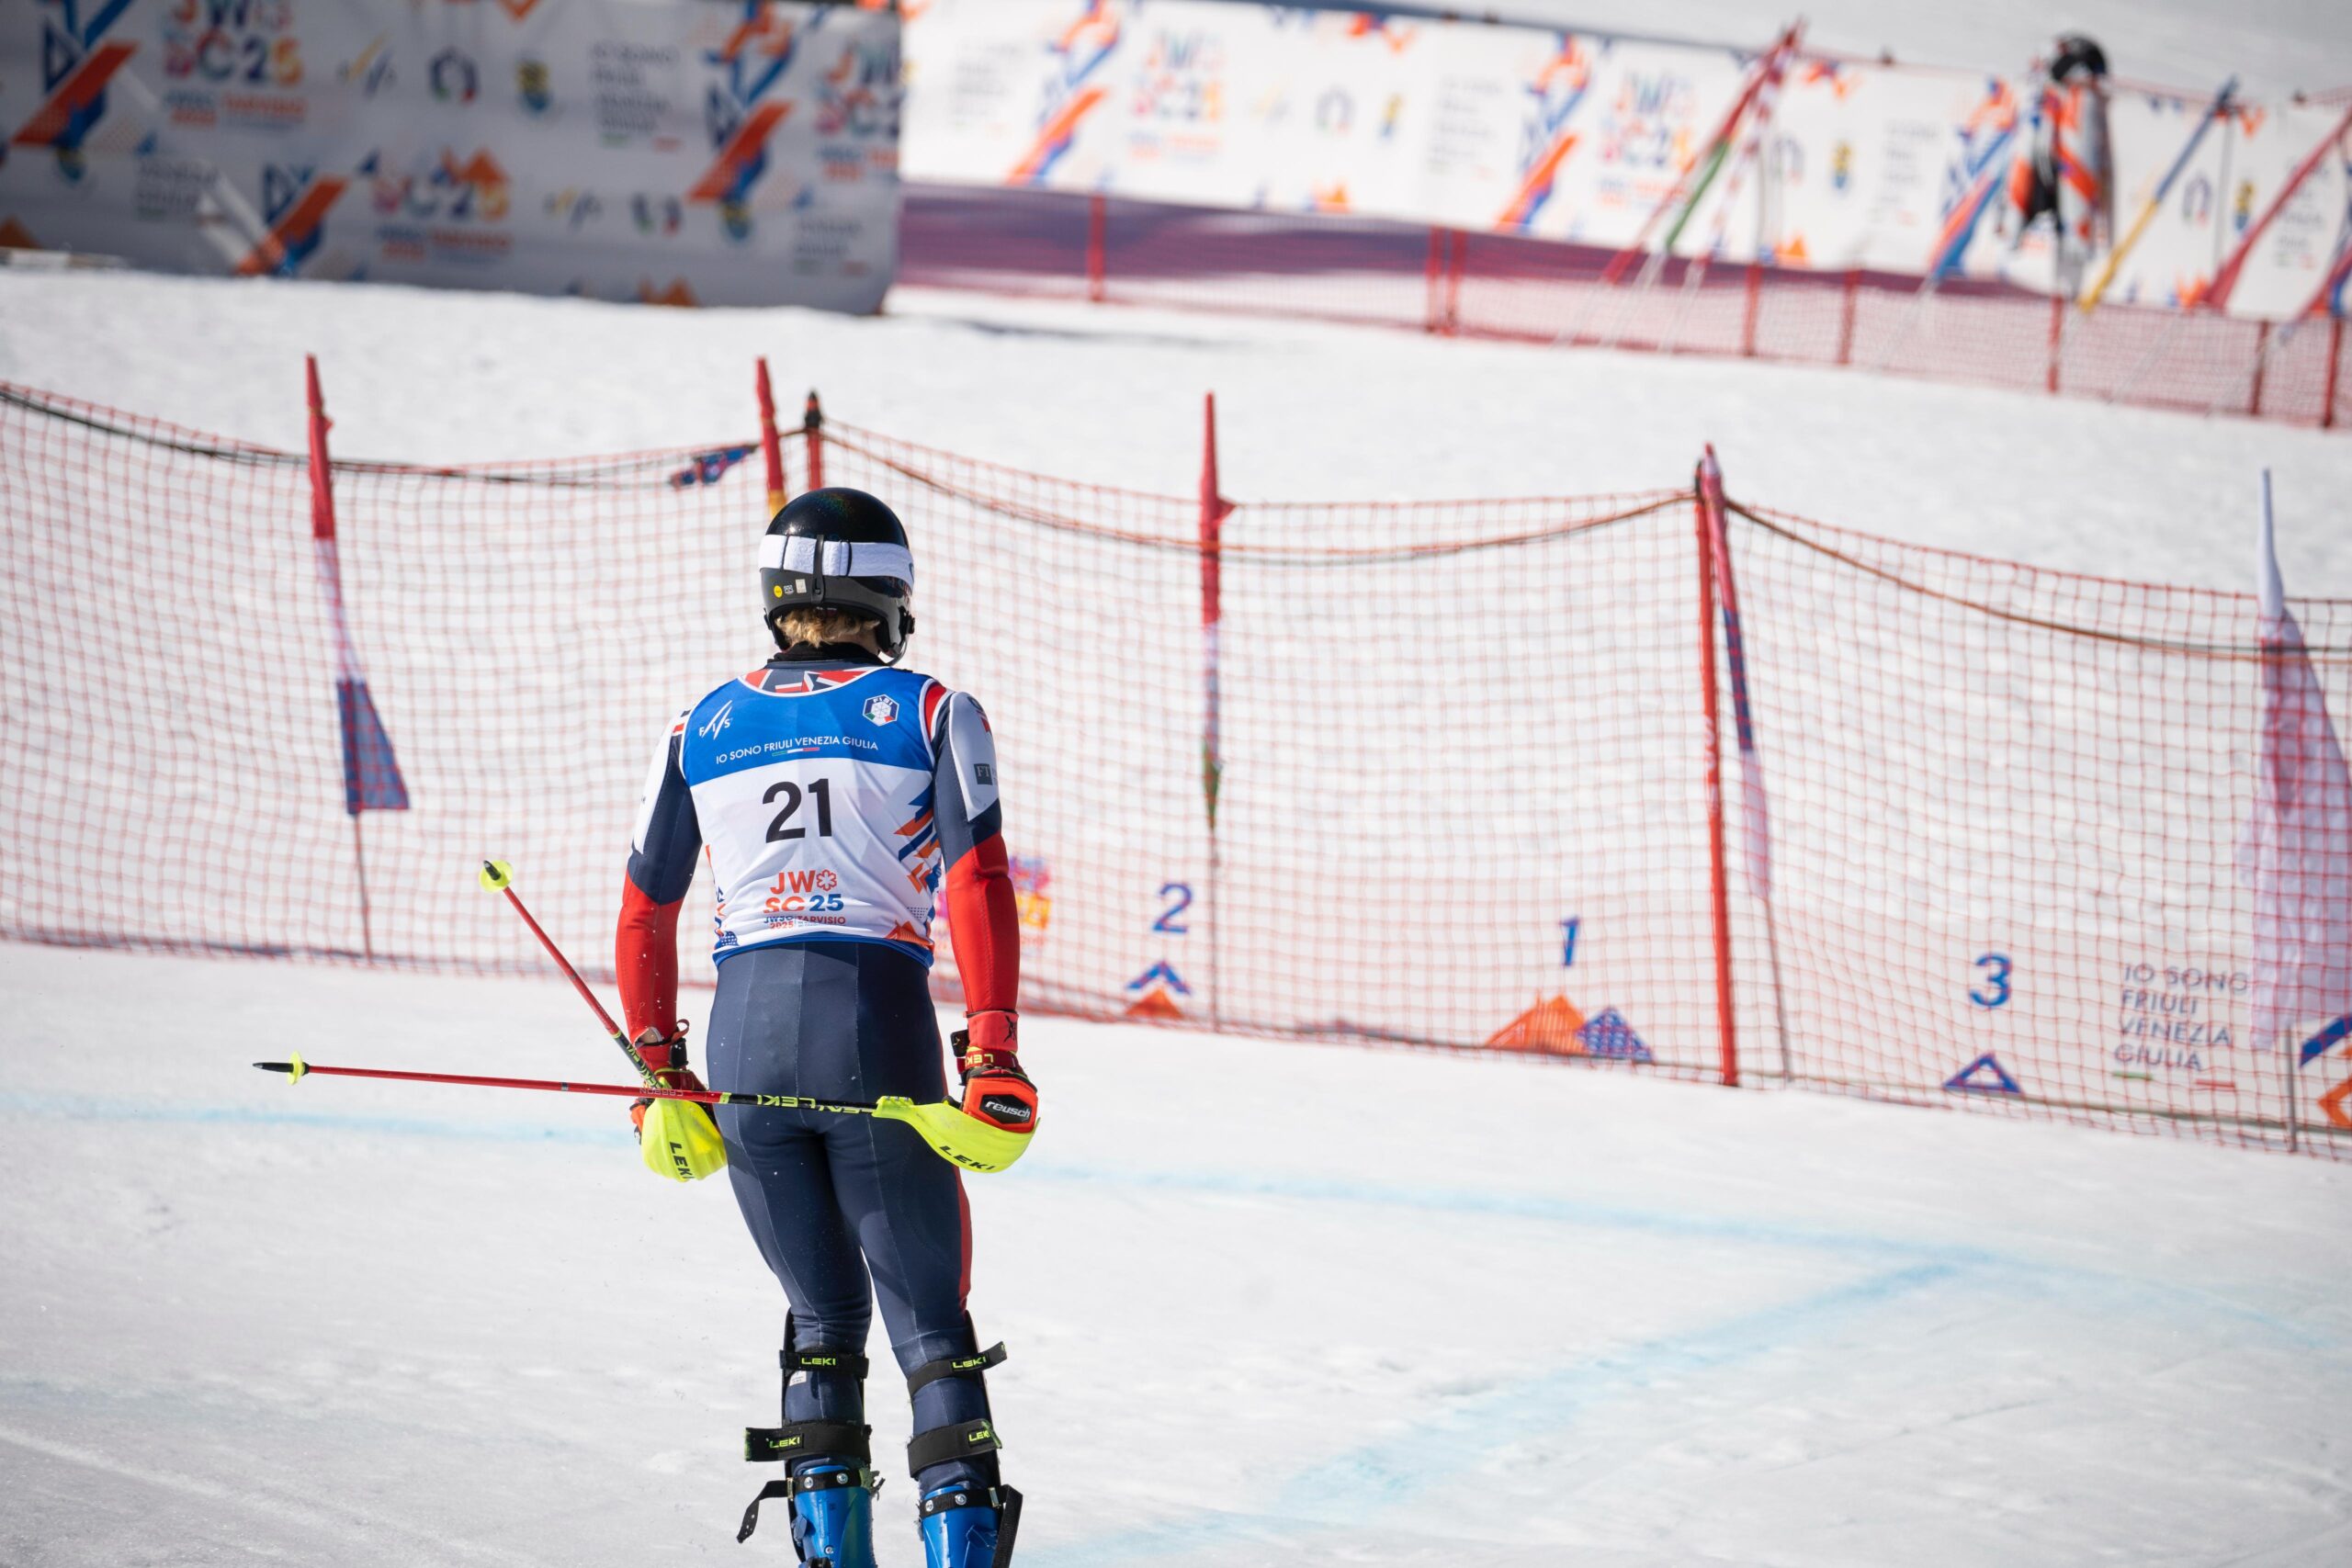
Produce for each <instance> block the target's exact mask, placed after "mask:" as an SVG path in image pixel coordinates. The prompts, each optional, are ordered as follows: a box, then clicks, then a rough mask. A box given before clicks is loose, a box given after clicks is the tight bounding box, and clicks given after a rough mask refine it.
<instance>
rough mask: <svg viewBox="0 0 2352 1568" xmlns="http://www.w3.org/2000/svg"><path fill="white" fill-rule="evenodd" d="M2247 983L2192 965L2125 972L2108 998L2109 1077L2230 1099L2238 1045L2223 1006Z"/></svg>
mask: <svg viewBox="0 0 2352 1568" xmlns="http://www.w3.org/2000/svg"><path fill="white" fill-rule="evenodd" d="M2252 985H2253V978H2252V976H2249V975H2248V974H2247V973H2246V972H2245V970H2243V969H2232V968H2218V969H2209V968H2206V967H2204V966H2203V965H2201V964H2148V963H2139V964H2125V965H2123V966H2122V969H2121V970H2120V972H2119V974H2118V976H2117V979H2116V982H2115V987H2114V991H2113V999H2114V1002H2115V1014H2114V1017H2115V1033H2114V1035H2113V1036H2112V1037H2111V1041H2110V1043H2109V1050H2108V1055H2109V1071H2110V1072H2111V1073H2112V1074H2113V1075H2114V1076H2115V1077H2121V1078H2151V1079H2153V1078H2154V1077H2158V1076H2159V1075H2164V1076H2165V1077H2171V1078H2179V1077H2187V1078H2188V1079H2189V1080H2190V1082H2191V1083H2192V1084H2193V1086H2194V1087H2196V1088H2199V1089H2215V1090H2223V1091H2231V1092H2234V1090H2235V1089H2236V1084H2235V1081H2234V1079H2235V1072H2236V1062H2235V1059H2234V1058H2233V1056H2231V1055H2226V1053H2228V1052H2230V1051H2232V1050H2233V1049H2234V1047H2235V1045H2236V1043H2237V1042H2236V1039H2235V1037H2234V1032H2233V1029H2232V1026H2231V1017H2232V1014H2231V1012H2230V1011H2229V1001H2230V998H2234V997H2242V996H2244V995H2245V993H2246V991H2247V990H2248V989H2249V988H2250V987H2252Z"/></svg>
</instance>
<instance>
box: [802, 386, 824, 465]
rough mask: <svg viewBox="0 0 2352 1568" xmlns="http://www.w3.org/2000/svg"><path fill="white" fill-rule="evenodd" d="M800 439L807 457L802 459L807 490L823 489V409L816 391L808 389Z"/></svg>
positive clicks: (803, 409) (803, 405) (803, 408)
mask: <svg viewBox="0 0 2352 1568" xmlns="http://www.w3.org/2000/svg"><path fill="white" fill-rule="evenodd" d="M800 439H801V442H802V445H803V446H804V447H805V448H806V450H807V453H808V456H807V457H805V458H804V459H803V463H804V466H806V467H807V468H808V470H809V489H810V490H822V489H824V488H825V409H824V405H823V404H821V403H820V402H819V401H818V400H817V389H816V388H814V387H811V388H809V400H808V401H807V402H806V403H804V404H802V405H801V410H800Z"/></svg>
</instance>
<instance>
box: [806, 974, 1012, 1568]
mask: <svg viewBox="0 0 2352 1568" xmlns="http://www.w3.org/2000/svg"><path fill="white" fill-rule="evenodd" d="M858 969H859V976H860V984H859V987H858V990H859V1025H858V1042H859V1047H860V1055H861V1058H862V1059H861V1064H860V1072H859V1074H858V1078H859V1082H860V1084H861V1089H860V1092H862V1093H867V1094H903V1095H906V1096H908V1097H909V1098H910V1099H913V1100H939V1099H942V1098H944V1096H945V1094H946V1079H945V1072H944V1066H943V1062H942V1052H941V1048H940V1043H939V1031H938V1022H937V1016H936V1014H934V1013H933V1010H932V1006H931V998H930V993H929V989H928V987H927V985H926V983H925V977H924V976H923V973H922V966H921V965H919V964H915V963H914V962H913V961H911V960H910V959H908V958H906V957H905V956H904V955H903V954H900V953H895V952H893V951H891V950H890V949H888V948H883V947H878V946H871V945H869V946H866V947H865V948H862V949H860V950H859V956H858ZM825 1138H826V1144H827V1147H828V1150H829V1153H830V1155H831V1165H832V1173H833V1190H834V1193H835V1195H836V1197H837V1199H838V1200H839V1201H840V1204H841V1213H842V1220H843V1222H844V1223H845V1224H847V1225H848V1227H849V1228H850V1230H851V1232H852V1233H853V1234H854V1235H855V1236H856V1238H857V1241H858V1245H859V1247H860V1248H861V1250H862V1251H863V1252H864V1253H865V1262H866V1267H867V1269H869V1270H870V1272H871V1273H872V1275H873V1279H874V1286H875V1293H876V1298H877V1299H878V1301H879V1302H880V1304H881V1308H882V1319H883V1323H884V1325H885V1327H886V1328H887V1329H888V1333H889V1336H890V1346H891V1349H892V1351H893V1352H894V1353H895V1354H896V1355H897V1357H898V1360H899V1368H900V1370H901V1371H904V1372H905V1373H906V1374H907V1378H908V1387H909V1392H910V1397H911V1399H912V1402H913V1405H914V1440H913V1441H912V1442H911V1443H910V1444H909V1446H908V1468H909V1469H910V1470H911V1471H912V1472H914V1477H915V1482H916V1485H917V1487H918V1489H919V1496H920V1497H921V1498H922V1530H923V1536H924V1540H925V1542H926V1544H927V1545H928V1546H929V1547H930V1549H931V1551H932V1552H933V1564H934V1568H943V1565H951V1564H952V1565H954V1568H965V1565H966V1564H979V1565H983V1568H985V1565H986V1564H988V1563H989V1562H992V1561H993V1560H994V1558H995V1555H996V1552H995V1541H996V1540H997V1535H998V1523H999V1517H1000V1509H1001V1501H1002V1500H1001V1495H1000V1487H999V1484H998V1480H999V1478H998V1467H997V1455H996V1450H997V1446H998V1444H997V1437H996V1427H995V1423H994V1421H993V1420H992V1419H991V1417H990V1415H989V1397H988V1388H987V1384H986V1383H985V1382H984V1381H983V1380H984V1377H985V1375H986V1372H987V1371H988V1369H989V1367H991V1366H993V1365H995V1364H996V1362H997V1361H999V1360H1001V1359H1003V1350H1002V1348H1001V1347H995V1348H990V1349H989V1350H988V1351H985V1352H984V1351H982V1350H981V1349H980V1347H979V1342H978V1338H977V1337H976V1336H975V1335H974V1332H973V1328H972V1321H971V1319H970V1317H969V1316H968V1315H967V1313H966V1311H965V1298H966V1296H967V1293H968V1292H969V1288H970V1272H971V1212H970V1210H969V1208H968V1207H967V1204H966V1202H965V1199H964V1186H963V1179H962V1176H961V1174H960V1173H959V1172H958V1171H957V1170H956V1168H955V1167H954V1166H952V1165H949V1164H948V1163H947V1162H946V1161H944V1160H943V1159H941V1158H939V1157H938V1156H936V1155H934V1154H933V1153H932V1152H931V1151H930V1150H929V1149H928V1148H926V1147H925V1146H924V1145H922V1142H921V1140H919V1139H915V1138H911V1137H909V1136H907V1135H906V1133H905V1130H904V1129H902V1128H899V1127H897V1126H893V1125H890V1124H888V1123H886V1122H876V1121H873V1120H870V1119H868V1118H865V1117H858V1118H855V1119H854V1120H852V1119H848V1118H843V1119H842V1120H841V1121H839V1122H835V1123H834V1124H833V1125H831V1126H829V1127H827V1128H826V1129H825ZM1008 1534H1009V1532H1008Z"/></svg>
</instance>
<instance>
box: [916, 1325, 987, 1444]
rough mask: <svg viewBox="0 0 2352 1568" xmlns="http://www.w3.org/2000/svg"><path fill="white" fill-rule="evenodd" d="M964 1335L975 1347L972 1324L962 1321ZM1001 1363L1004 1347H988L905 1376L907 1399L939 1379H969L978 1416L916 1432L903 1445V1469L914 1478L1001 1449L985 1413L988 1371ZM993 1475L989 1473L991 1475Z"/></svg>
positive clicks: (927, 1364)
mask: <svg viewBox="0 0 2352 1568" xmlns="http://www.w3.org/2000/svg"><path fill="white" fill-rule="evenodd" d="M964 1332H965V1333H966V1334H967V1335H970V1336H971V1339H972V1341H973V1342H975V1343H977V1342H978V1338H979V1336H978V1335H976V1334H972V1320H971V1318H970V1317H969V1316H967V1317H966V1318H965V1319H964ZM1003 1361H1004V1346H1003V1345H1002V1344H1001V1343H999V1344H995V1345H991V1346H989V1348H987V1349H985V1350H979V1351H975V1352H974V1353H973V1354H971V1355H969V1356H942V1357H940V1358H939V1359H937V1360H933V1361H925V1362H924V1363H923V1364H922V1366H920V1367H917V1368H916V1369H915V1370H914V1371H911V1372H909V1373H908V1374H907V1397H908V1398H909V1399H910V1400H911V1399H912V1398H913V1397H914V1396H915V1395H916V1394H918V1393H922V1391H923V1390H924V1389H926V1388H929V1387H930V1386H931V1385H932V1384H933V1383H935V1382H938V1381H939V1380H940V1379H942V1378H969V1379H971V1380H972V1382H976V1383H978V1384H979V1387H980V1412H981V1414H980V1416H979V1417H978V1419H977V1420H972V1421H959V1422H957V1423H956V1424H955V1425H954V1426H952V1427H933V1428H931V1430H929V1431H927V1432H917V1433H916V1434H915V1436H914V1441H912V1442H910V1443H909V1444H908V1445H907V1469H908V1470H909V1471H910V1472H913V1473H914V1474H916V1475H921V1474H922V1472H924V1471H926V1470H928V1469H930V1468H931V1467H932V1466H933V1465H934V1464H944V1463H945V1462H947V1461H949V1460H957V1459H978V1458H979V1457H980V1456H981V1455H982V1454H989V1453H994V1452H995V1451H996V1450H999V1449H1001V1448H1002V1447H1004V1444H1003V1443H1001V1442H1000V1441H999V1440H998V1439H997V1435H996V1421H995V1419H994V1417H993V1416H990V1415H989V1403H988V1400H989V1385H988V1371H989V1368H990V1367H994V1366H1000V1365H1001V1364H1002V1363H1003ZM991 1474H993V1471H991Z"/></svg>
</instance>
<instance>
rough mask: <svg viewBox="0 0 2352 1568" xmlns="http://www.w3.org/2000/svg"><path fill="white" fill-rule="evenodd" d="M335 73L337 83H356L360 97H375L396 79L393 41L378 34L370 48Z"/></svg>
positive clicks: (336, 69)
mask: <svg viewBox="0 0 2352 1568" xmlns="http://www.w3.org/2000/svg"><path fill="white" fill-rule="evenodd" d="M334 73H335V79H336V80H337V81H342V82H351V83H356V84H357V85H358V87H359V94H360V96H362V97H367V98H372V97H374V96H376V95H377V94H379V93H380V92H382V91H383V90H384V89H385V88H387V87H389V86H390V85H392V83H393V81H394V79H395V78H394V77H393V75H392V46H391V40H390V39H388V38H387V37H385V35H384V34H382V33H378V34H377V35H376V36H375V37H374V38H372V39H368V47H367V48H366V49H363V50H361V51H359V53H358V55H357V57H356V58H355V59H351V60H347V61H345V62H343V63H342V64H341V65H338V66H336V67H335V68H334Z"/></svg>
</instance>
